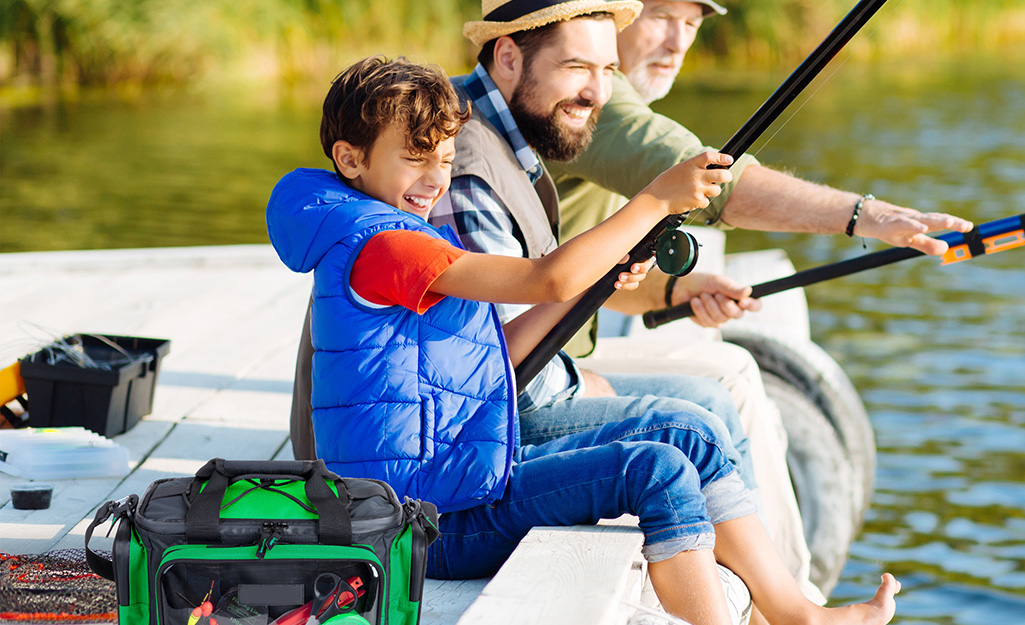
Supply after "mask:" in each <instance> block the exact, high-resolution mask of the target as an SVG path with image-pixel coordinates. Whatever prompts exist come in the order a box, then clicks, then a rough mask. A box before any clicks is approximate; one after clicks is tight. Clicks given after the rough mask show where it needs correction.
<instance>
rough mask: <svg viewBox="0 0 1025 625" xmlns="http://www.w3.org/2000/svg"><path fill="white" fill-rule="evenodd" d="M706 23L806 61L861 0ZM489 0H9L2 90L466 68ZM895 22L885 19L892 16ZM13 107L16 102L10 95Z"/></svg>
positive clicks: (954, 29)
mask: <svg viewBox="0 0 1025 625" xmlns="http://www.w3.org/2000/svg"><path fill="white" fill-rule="evenodd" d="M723 4H725V5H726V6H727V7H728V8H729V14H728V15H726V16H724V17H716V18H714V19H710V20H708V21H707V22H706V25H705V26H704V27H703V28H702V29H701V32H700V39H701V41H700V43H699V45H698V46H696V47H695V50H694V52H693V53H692V54H691V56H690V57H689V63H691V64H692V65H698V66H733V67H737V66H748V67H768V66H776V65H779V64H793V62H795V61H797V60H800V59H801V58H803V57H804V56H805V55H806V54H807V53H808V52H810V50H811V49H812V48H813V47H814V46H815V45H816V44H817V43H818V42H819V41H820V40H821V39H822V37H824V36H825V34H826V33H828V32H829V30H830V29H831V28H832V27H833V26H834V25H835V24H836V23H837V22H838V21H839V20H840V18H841V17H842V16H843V15H844V14H845V13H846V12H847V11H849V10H850V9H851V7H853V6H854V2H853V1H852V0H743V1H740V0H736V1H732V2H731V1H729V0H726V1H725V2H723ZM479 18H480V2H479V0H376V1H375V0H202V1H199V2H182V1H181V0H179V1H174V0H0V89H2V90H3V92H2V93H6V94H7V95H8V96H10V95H11V94H12V93H16V92H18V91H19V90H20V91H21V92H22V93H24V92H25V90H30V91H38V90H39V88H44V89H52V88H58V87H59V88H61V89H62V90H68V89H71V90H74V89H77V88H79V87H92V86H101V87H118V88H132V87H133V86H134V87H136V88H138V87H145V86H152V85H160V84H171V85H187V84H191V83H195V82H198V81H202V80H212V81H218V82H223V81H225V80H231V81H236V80H244V81H250V82H252V81H254V80H255V81H276V82H279V83H286V84H288V83H293V84H294V83H301V82H303V81H308V80H309V79H311V78H315V79H317V80H318V81H323V80H324V77H325V76H333V75H334V73H335V72H337V70H338V69H340V68H341V67H343V66H344V65H345V64H347V63H348V62H350V61H351V60H353V59H355V58H359V57H361V56H365V55H367V54H373V53H384V54H388V55H392V56H394V55H397V54H405V55H407V56H410V57H412V58H414V59H416V60H430V61H433V62H436V63H439V64H441V65H443V66H444V67H446V68H447V69H448V70H449V71H450V72H453V73H458V72H461V71H464V70H466V69H467V68H469V67H471V66H472V64H473V57H474V55H475V54H476V50H475V49H474V48H473V47H472V46H471V44H469V43H468V42H467V41H466V40H464V39H463V38H462V36H461V31H462V24H463V22H464V21H466V20H471V19H479ZM884 20H885V22H884ZM873 21H874V24H870V26H869V29H870V30H871V29H872V28H873V26H881V25H882V24H883V23H885V26H883V27H880V28H878V30H877V32H876V33H875V35H874V36H873V37H872V38H871V39H870V40H869V41H868V43H867V44H866V45H861V46H859V47H857V50H856V54H857V55H861V56H865V55H868V56H873V57H877V58H878V57H880V56H882V57H884V58H894V59H898V58H899V57H900V55H901V54H904V53H908V52H921V51H922V50H944V49H945V50H951V51H955V52H956V51H957V50H958V49H965V48H970V49H973V50H978V49H996V48H999V47H1001V46H1004V45H1008V44H1020V43H1022V42H1023V41H1025V2H1022V1H1021V0H973V1H972V2H964V1H963V0H904V1H903V2H898V1H894V2H890V3H888V4H887V5H885V6H883V8H882V9H881V10H880V12H879V14H878V15H877V17H876V18H874V20H873ZM5 99H7V100H8V103H10V102H11V101H12V100H17V99H18V98H11V97H8V98H5Z"/></svg>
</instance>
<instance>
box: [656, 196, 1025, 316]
mask: <svg viewBox="0 0 1025 625" xmlns="http://www.w3.org/2000/svg"><path fill="white" fill-rule="evenodd" d="M935 238H937V239H939V240H940V241H944V242H946V244H947V245H948V246H949V248H948V249H947V251H946V253H944V254H943V263H942V264H944V265H949V264H951V263H959V262H961V261H963V260H969V259H971V258H975V257H976V256H983V255H985V254H996V253H997V252H1003V251H1005V250H1009V249H1012V248H1015V247H1022V246H1025V213H1022V214H1020V215H1015V216H1013V217H1005V218H1003V219H997V220H995V221H990V222H986V223H984V224H979V225H978V226H976V227H974V228H972V230H970V231H969V232H965V233H963V234H962V233H960V232H948V233H947V234H943V235H940V236H938V237H935ZM924 255H925V253H924V252H920V251H918V250H915V249H912V248H910V247H891V248H889V249H885V250H882V251H879V252H873V253H871V254H864V255H862V256H858V257H856V258H851V259H848V260H843V261H840V262H836V263H830V264H828V265H822V266H821V267H814V268H812V269H805V270H804V271H798V272H797V273H795V274H793V275H790V276H786V277H785V278H779V279H776V280H770V281H768V282H762V283H761V284H756V285H754V286H753V287H751V297H753V298H756V299H757V298H759V297H765V296H766V295H772V294H773V293H779V292H781V291H787V290H789V289H794V288H797V287H801V286H808V285H810V284H818V283H819V282H825V281H826V280H832V279H833V278H842V277H843V276H849V275H851V274H852V273H858V272H861V271H866V270H868V269H875V268H876V267H882V266H883V265H891V264H893V263H896V262H898V261H902V260H906V259H908V258H915V257H916V256H924ZM693 314H694V310H693V309H692V308H691V305H690V303H689V302H688V303H686V304H680V305H679V306H670V307H669V308H663V309H661V310H650V311H648V312H646V313H644V315H642V318H643V319H644V327H646V328H657V327H659V326H660V325H664V324H666V323H669V322H670V321H676V320H677V319H683V318H684V317H690V316H692V315H693Z"/></svg>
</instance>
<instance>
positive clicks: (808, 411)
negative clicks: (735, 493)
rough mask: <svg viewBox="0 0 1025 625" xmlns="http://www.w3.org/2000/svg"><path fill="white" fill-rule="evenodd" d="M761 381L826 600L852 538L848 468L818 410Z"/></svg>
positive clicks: (783, 385) (777, 383)
mask: <svg viewBox="0 0 1025 625" xmlns="http://www.w3.org/2000/svg"><path fill="white" fill-rule="evenodd" d="M762 381H763V382H764V384H765V393H766V394H767V395H768V396H769V398H770V399H772V400H774V401H775V402H776V405H777V406H778V407H779V411H780V414H781V415H783V421H784V425H785V428H786V431H787V436H788V437H789V442H788V446H787V466H788V467H789V469H790V479H791V482H792V483H793V485H794V492H795V493H796V495H797V505H798V508H799V509H800V511H801V520H802V522H803V524H804V535H805V538H806V539H807V541H808V549H809V550H810V551H811V581H812V583H814V584H815V585H816V586H818V588H819V590H821V591H822V594H824V595H826V596H827V597H828V596H829V593H830V591H832V590H833V587H834V586H836V583H837V580H839V579H840V573H841V572H842V570H843V567H844V563H846V561H847V553H848V551H849V550H850V546H851V542H852V541H853V540H854V537H855V535H856V533H857V528H856V526H855V517H856V512H855V509H854V508H855V504H856V501H857V497H856V495H855V493H854V485H855V483H856V479H855V471H854V467H853V466H852V463H851V460H850V458H849V457H848V455H847V452H846V450H845V449H844V446H843V443H842V442H841V441H840V438H839V436H837V433H836V430H834V429H833V426H832V424H831V423H830V422H829V420H828V419H827V418H826V416H825V415H824V414H823V413H822V411H821V410H820V409H819V408H818V406H816V405H815V404H813V403H812V402H811V400H809V399H808V398H807V397H806V396H805V395H804V393H802V392H800V391H799V390H798V389H796V388H794V387H793V386H792V385H791V384H789V383H788V382H787V381H785V380H783V379H782V378H779V377H777V376H775V375H773V374H771V373H765V372H763V373H762Z"/></svg>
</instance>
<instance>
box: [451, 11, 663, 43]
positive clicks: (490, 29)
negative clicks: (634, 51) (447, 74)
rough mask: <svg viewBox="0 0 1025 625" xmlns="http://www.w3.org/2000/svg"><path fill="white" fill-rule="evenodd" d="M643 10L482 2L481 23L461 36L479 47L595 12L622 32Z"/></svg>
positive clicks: (473, 24)
mask: <svg viewBox="0 0 1025 625" xmlns="http://www.w3.org/2000/svg"><path fill="white" fill-rule="evenodd" d="M643 8H644V5H643V4H641V3H640V2H638V1H637V0H481V15H483V16H484V20H483V21H480V22H467V23H466V24H464V25H463V35H464V36H465V37H466V38H467V39H469V40H470V41H472V42H473V43H475V44H477V45H478V46H481V45H484V43H486V42H488V41H491V40H492V39H498V38H499V37H502V36H503V35H509V34H512V33H518V32H520V31H523V30H530V29H532V28H538V27H540V26H546V25H548V24H551V23H554V22H562V21H565V20H570V19H573V18H574V17H578V16H580V15H586V14H588V13H598V12H608V13H611V14H612V15H613V18H614V19H615V22H616V29H617V30H623V29H624V28H626V27H627V26H628V25H629V24H630V22H632V21H634V18H636V17H637V16H638V15H640V13H641V10H642V9H643Z"/></svg>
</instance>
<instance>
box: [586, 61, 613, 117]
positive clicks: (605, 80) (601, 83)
mask: <svg viewBox="0 0 1025 625" xmlns="http://www.w3.org/2000/svg"><path fill="white" fill-rule="evenodd" d="M580 96H581V98H582V99H584V100H587V101H589V102H591V103H592V104H594V105H595V106H599V107H600V106H605V103H606V102H608V101H609V98H610V97H612V77H611V76H608V75H606V74H605V72H604V71H603V70H602V69H601V68H598V69H595V70H594V71H592V72H591V77H590V79H589V80H588V82H587V87H586V88H585V89H584V90H583V91H581V92H580Z"/></svg>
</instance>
